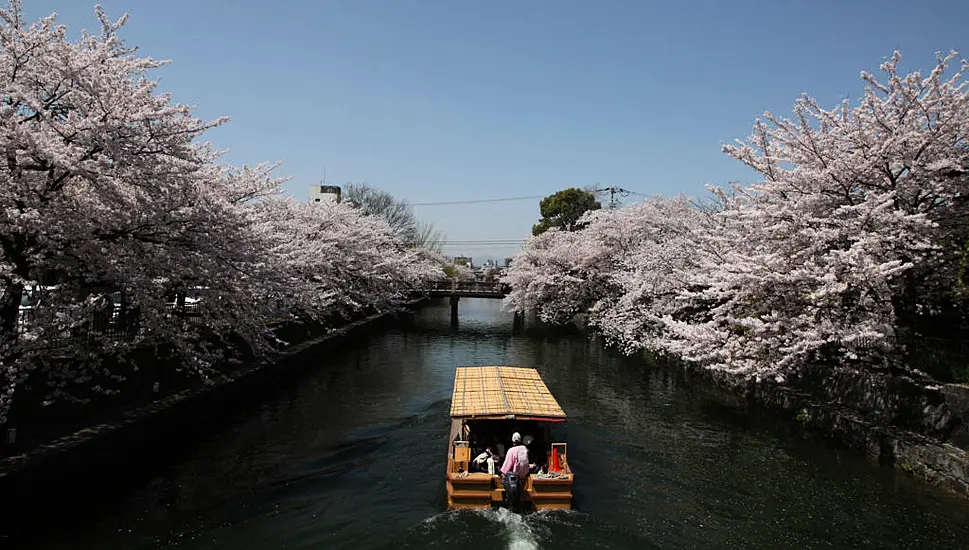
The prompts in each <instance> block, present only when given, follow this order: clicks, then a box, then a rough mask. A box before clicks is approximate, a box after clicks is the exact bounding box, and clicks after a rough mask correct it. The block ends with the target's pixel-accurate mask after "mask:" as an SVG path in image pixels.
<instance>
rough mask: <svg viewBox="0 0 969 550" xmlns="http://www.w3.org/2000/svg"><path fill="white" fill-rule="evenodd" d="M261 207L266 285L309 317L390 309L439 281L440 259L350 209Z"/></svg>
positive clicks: (284, 203) (280, 201)
mask: <svg viewBox="0 0 969 550" xmlns="http://www.w3.org/2000/svg"><path fill="white" fill-rule="evenodd" d="M258 210H259V214H258V215H259V216H260V217H261V218H262V220H261V225H262V226H263V227H265V228H266V230H265V234H267V235H269V236H271V238H272V246H271V251H270V253H271V255H272V257H274V258H275V259H276V261H275V263H274V268H275V271H276V273H275V274H266V275H265V280H268V281H272V285H273V287H274V288H276V289H278V291H277V292H276V297H275V299H276V300H278V301H279V302H281V303H286V304H289V307H290V308H292V309H295V310H299V311H300V312H301V313H302V314H304V315H309V316H313V315H314V314H319V313H325V314H330V313H334V312H340V313H343V314H346V315H349V314H351V313H353V312H356V311H360V310H362V309H365V308H374V309H376V310H378V311H387V310H390V309H393V308H396V307H398V306H400V305H401V304H402V303H404V302H405V301H407V300H408V299H410V297H411V296H412V293H413V292H415V291H417V290H419V289H422V288H424V286H425V283H426V282H427V281H429V280H432V279H436V278H439V277H440V268H439V267H438V265H437V262H436V261H435V260H436V258H433V257H431V256H430V255H428V254H427V253H426V251H423V250H420V249H412V248H408V247H406V246H405V243H404V242H403V241H402V240H401V239H400V238H398V237H396V236H395V235H394V230H393V228H392V227H391V226H390V224H389V223H388V222H387V220H385V219H384V218H383V217H380V216H376V215H364V214H362V213H361V211H360V210H359V209H357V208H354V207H353V206H351V205H348V204H345V203H334V202H323V203H305V202H297V201H295V200H293V199H291V198H288V197H274V198H272V199H271V200H267V201H265V202H263V203H262V204H260V205H259V206H258Z"/></svg>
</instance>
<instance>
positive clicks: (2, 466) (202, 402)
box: [0, 300, 423, 494]
mask: <svg viewBox="0 0 969 550" xmlns="http://www.w3.org/2000/svg"><path fill="white" fill-rule="evenodd" d="M422 301H423V300H416V301H414V302H412V303H411V304H410V305H411V306H416V305H418V304H419V303H420V302H422ZM393 317H394V315H392V314H386V313H380V314H375V315H370V316H368V317H365V318H362V319H359V320H356V321H354V322H351V323H349V324H347V325H345V326H343V327H340V328H338V329H334V330H332V331H330V332H328V333H326V334H325V335H323V336H320V337H317V338H312V339H309V340H306V341H303V342H301V343H299V344H296V345H293V346H292V347H290V348H288V349H286V350H285V351H283V352H281V353H279V354H277V355H276V356H275V357H273V358H272V359H270V360H267V361H265V362H261V363H255V364H253V365H250V366H248V367H246V368H243V369H240V370H238V371H236V372H234V373H233V374H232V376H231V378H228V379H226V380H224V381H222V382H219V383H216V384H212V385H207V386H204V387H200V388H191V389H186V390H182V391H179V392H177V393H173V394H171V395H167V396H164V397H161V398H159V399H157V400H155V401H153V402H151V403H149V404H146V405H143V406H140V407H137V408H133V409H130V410H127V411H124V412H122V413H120V414H118V415H117V416H116V417H115V418H113V419H111V420H107V421H103V422H100V423H97V424H92V425H90V426H87V427H84V428H82V429H80V430H78V431H76V432H74V433H71V434H69V435H66V436H64V437H60V438H58V439H55V440H53V441H50V442H47V443H44V444H40V445H36V446H33V447H31V448H29V449H25V450H24V451H22V452H20V453H17V454H14V455H12V456H8V457H5V458H3V459H0V492H3V493H4V494H14V493H18V492H23V493H25V494H30V493H33V492H35V491H36V490H38V489H39V488H40V487H54V486H57V484H59V483H65V482H70V480H71V478H72V477H77V476H84V475H85V474H86V472H88V471H89V470H90V469H91V468H98V467H102V468H103V467H105V465H106V464H107V463H109V462H110V463H114V462H117V460H116V459H117V457H116V456H115V455H118V456H120V455H124V454H125V451H127V450H131V449H136V448H138V447H139V446H151V445H158V444H159V441H171V440H173V438H177V437H178V435H179V431H180V430H181V428H182V427H184V426H186V425H187V424H191V423H193V422H194V421H197V420H200V419H205V418H208V417H211V416H213V415H216V414H218V413H220V412H223V411H224V410H225V409H226V408H229V405H231V404H233V403H238V402H239V401H240V400H242V399H252V398H254V397H256V396H257V394H258V393H259V392H263V391H264V390H265V389H266V388H267V387H268V386H272V385H275V384H276V382H277V381H278V380H279V379H282V378H285V377H287V376H291V375H292V374H294V372H295V371H298V370H300V369H301V368H305V367H306V366H307V365H311V364H313V361H311V360H312V359H313V358H314V357H318V356H319V355H320V353H321V352H324V351H326V350H328V349H331V348H332V347H333V346H336V345H338V344H340V343H343V342H345V341H346V340H347V339H349V338H351V337H355V336H357V335H360V334H362V333H364V332H365V331H366V330H368V329H372V328H373V327H374V326H376V325H377V324H379V323H380V322H382V321H385V320H389V319H392V318H393Z"/></svg>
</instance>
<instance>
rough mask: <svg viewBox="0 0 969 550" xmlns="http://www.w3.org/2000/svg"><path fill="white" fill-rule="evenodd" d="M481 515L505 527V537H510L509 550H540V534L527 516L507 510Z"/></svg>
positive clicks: (484, 512)
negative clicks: (527, 519)
mask: <svg viewBox="0 0 969 550" xmlns="http://www.w3.org/2000/svg"><path fill="white" fill-rule="evenodd" d="M481 513H482V514H484V515H486V516H488V519H489V520H491V521H493V522H496V523H499V524H501V525H502V527H504V531H505V535H506V536H507V537H508V547H507V548H508V550H538V548H539V546H538V534H537V533H536V532H535V530H534V527H533V526H532V525H530V524H529V522H528V521H526V519H525V516H522V515H520V514H516V513H514V512H510V511H508V510H507V509H505V508H498V509H497V510H483V511H482V512H481Z"/></svg>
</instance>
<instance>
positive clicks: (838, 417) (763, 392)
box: [701, 366, 969, 496]
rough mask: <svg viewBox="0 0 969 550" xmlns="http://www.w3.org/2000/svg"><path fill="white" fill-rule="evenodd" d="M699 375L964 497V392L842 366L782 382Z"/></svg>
mask: <svg viewBox="0 0 969 550" xmlns="http://www.w3.org/2000/svg"><path fill="white" fill-rule="evenodd" d="M701 376H702V377H705V378H708V379H710V380H711V381H713V382H715V383H717V384H718V385H721V386H726V387H728V388H731V389H733V390H734V391H736V392H737V393H739V394H740V395H741V396H742V397H743V398H744V399H745V401H746V402H747V403H748V404H751V405H753V406H756V407H761V408H765V409H769V410H772V411H775V412H780V413H781V414H783V415H789V417H790V418H792V419H793V420H794V421H796V422H799V423H801V424H803V425H804V426H805V427H806V428H808V429H809V430H812V431H814V432H816V433H819V434H821V435H823V436H825V437H828V438H831V439H834V440H837V441H839V442H841V443H843V444H844V445H846V446H847V447H848V448H851V449H854V450H856V451H859V452H861V453H864V454H866V455H867V456H868V457H870V458H871V459H872V460H876V461H878V462H879V463H881V464H884V465H891V466H894V467H897V468H899V469H901V470H903V471H905V472H907V473H909V474H911V475H913V476H915V477H918V478H920V479H923V480H925V481H927V482H929V483H933V484H936V485H939V486H941V487H943V488H945V489H948V490H950V491H953V492H955V493H959V494H962V495H966V496H969V387H966V386H962V385H956V384H934V383H933V382H932V381H931V380H929V379H920V378H918V377H916V376H914V375H899V374H897V373H889V372H887V371H885V372H879V371H872V370H863V369H856V368H848V367H822V366H816V367H811V368H809V369H807V370H805V372H803V373H802V374H801V375H799V376H798V377H796V378H794V379H790V380H787V381H785V382H784V383H778V382H775V381H773V380H760V381H753V380H743V379H740V378H738V377H736V376H733V375H730V374H727V373H723V372H715V371H705V372H703V373H702V374H701Z"/></svg>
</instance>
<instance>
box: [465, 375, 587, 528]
mask: <svg viewBox="0 0 969 550" xmlns="http://www.w3.org/2000/svg"><path fill="white" fill-rule="evenodd" d="M564 422H565V412H564V411H562V408H561V407H560V406H559V404H558V402H557V401H556V400H555V398H554V397H553V396H552V394H551V393H550V392H549V391H548V387H546V386H545V382H543V381H542V377H541V376H540V375H539V374H538V371H537V370H535V369H531V368H520V367H508V366H489V367H458V368H457V372H455V374H454V393H453V394H452V396H451V430H450V436H449V438H448V455H447V502H448V508H449V509H455V508H491V507H492V506H494V505H501V504H502V502H503V501H504V491H505V489H504V487H503V485H502V483H501V478H500V477H499V476H498V473H499V472H500V468H501V465H502V463H501V462H500V461H499V462H497V463H494V464H493V471H494V473H493V474H492V473H490V472H489V471H488V468H487V465H486V464H487V463H485V464H478V463H476V462H475V458H476V457H477V456H480V455H479V453H481V452H483V451H484V450H485V449H486V448H488V447H491V448H492V449H494V450H497V451H498V452H499V453H500V456H501V458H502V459H503V458H504V452H503V449H502V448H499V445H502V446H503V448H504V449H507V448H510V447H511V436H512V433H514V432H518V433H520V434H521V435H522V436H523V437H524V436H526V435H531V436H532V437H533V438H534V442H533V443H532V444H531V445H530V446H529V459H530V461H531V462H532V463H535V464H537V465H538V466H539V467H540V471H539V472H537V473H532V474H530V475H529V476H528V477H527V478H525V480H524V482H523V483H522V492H521V497H520V503H521V504H522V505H523V506H524V507H531V508H534V509H536V510H547V509H569V508H571V507H572V481H573V473H572V469H571V468H570V467H569V461H568V449H567V444H566V443H564V442H561V441H559V440H558V437H560V436H561V434H558V435H557V434H555V433H553V428H555V429H556V430H555V431H561V428H562V427H563V424H562V423H564Z"/></svg>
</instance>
